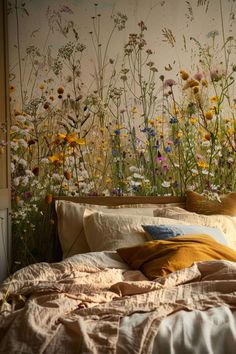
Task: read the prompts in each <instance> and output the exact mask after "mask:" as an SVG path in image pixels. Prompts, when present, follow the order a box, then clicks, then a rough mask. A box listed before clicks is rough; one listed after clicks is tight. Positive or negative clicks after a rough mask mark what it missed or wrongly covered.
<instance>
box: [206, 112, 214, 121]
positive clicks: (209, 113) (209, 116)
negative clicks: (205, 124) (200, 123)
mask: <svg viewBox="0 0 236 354" xmlns="http://www.w3.org/2000/svg"><path fill="white" fill-rule="evenodd" d="M205 118H206V119H207V120H212V118H213V113H212V112H211V111H208V112H205Z"/></svg>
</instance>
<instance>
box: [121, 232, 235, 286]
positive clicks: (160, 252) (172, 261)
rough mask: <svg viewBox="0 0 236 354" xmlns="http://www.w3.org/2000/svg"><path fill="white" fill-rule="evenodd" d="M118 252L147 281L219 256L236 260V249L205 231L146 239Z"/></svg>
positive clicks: (216, 258)
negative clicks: (162, 238)
mask: <svg viewBox="0 0 236 354" xmlns="http://www.w3.org/2000/svg"><path fill="white" fill-rule="evenodd" d="M117 252H118V254H119V255H120V257H121V258H122V259H123V260H124V261H125V262H126V263H128V265H129V266H130V267H131V268H132V269H139V270H141V271H142V272H143V273H144V274H145V276H146V277H147V278H148V279H150V280H153V279H155V278H157V277H160V276H166V275H168V274H170V273H172V272H176V271H177V270H180V269H183V268H187V267H190V266H191V265H192V264H193V263H194V262H199V261H208V260H219V259H224V260H228V261H233V262H236V251H234V250H232V249H231V248H230V247H227V246H224V245H222V244H220V243H218V242H216V241H215V240H214V239H213V238H211V237H210V236H208V235H204V234H192V235H186V236H177V237H173V238H169V239H168V240H158V241H156V240H155V241H149V242H145V243H143V244H141V245H136V246H133V247H125V248H119V249H118V250H117Z"/></svg>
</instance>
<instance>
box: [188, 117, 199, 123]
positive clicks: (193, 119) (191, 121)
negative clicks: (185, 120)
mask: <svg viewBox="0 0 236 354" xmlns="http://www.w3.org/2000/svg"><path fill="white" fill-rule="evenodd" d="M189 120H190V123H191V124H193V125H194V124H196V123H197V118H194V117H191V118H190V119H189Z"/></svg>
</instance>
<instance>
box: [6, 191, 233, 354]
mask: <svg viewBox="0 0 236 354" xmlns="http://www.w3.org/2000/svg"><path fill="white" fill-rule="evenodd" d="M226 205H228V203H226ZM55 210H56V217H57V227H58V237H59V242H60V246H61V251H62V258H63V259H62V260H61V261H58V262H54V263H46V262H44V263H43V262H42V263H37V264H32V265H30V266H27V267H26V268H23V269H21V270H19V271H17V272H16V273H14V274H13V275H11V276H10V277H9V278H7V279H6V280H5V281H4V282H3V283H2V284H1V285H0V304H1V312H0V353H4V354H5V353H9V354H13V353H17V354H20V353H22V354H23V353H24V354H31V353H32V354H35V353H37V354H41V353H44V354H53V353H57V354H60V353H63V354H64V353H68V354H76V353H86V354H87V353H94V354H98V353H102V354H110V353H112V354H113V353H117V354H124V353H127V354H132V353H134V354H136V353H145V354H146V353H153V354H154V353H155V354H159V353H161V354H168V353H181V354H183V353H201V354H204V353H214V354H215V353H219V354H222V353H235V348H236V258H235V259H234V257H236V251H235V250H236V220H235V218H234V217H233V216H232V215H230V216H229V215H228V212H227V215H225V214H224V213H223V212H221V211H220V209H217V211H219V213H218V214H217V215H215V214H212V215H205V214H198V213H196V212H194V211H189V210H186V198H176V197H81V198H69V197H67V198H66V197H59V198H57V199H56V200H55ZM233 214H234V212H233ZM179 230H180V231H179ZM186 230H187V231H186ZM174 232H175V233H176V234H175V235H174V236H173V233H174ZM178 232H180V234H181V235H180V234H179V233H178ZM169 233H171V234H169ZM210 233H212V234H211V235H210ZM160 234H162V235H164V236H163V238H162V239H158V238H156V235H157V236H158V237H159V235H160ZM199 240H200V241H201V242H200V241H199ZM192 242H195V243H194V244H193V245H194V247H193V246H192ZM182 244H183V246H180V245H182ZM157 245H158V247H157ZM176 245H177V247H179V249H178V252H176ZM199 245H200V246H199ZM206 245H207V247H208V248H207V252H208V253H207V257H206V258H204V257H205V255H206V253H204V252H205V251H204V247H205V246H206ZM203 246H204V247H203ZM161 247H162V248H161ZM173 247H174V251H173V252H174V253H173V254H174V256H175V254H176V253H178V255H179V257H180V259H179V260H178V262H177V263H175V262H173V261H172V259H171V261H169V258H168V259H167V258H165V257H167V250H168V252H169V250H171V249H173ZM191 247H192V248H191ZM198 247H201V249H200V251H199V252H198V253H196V255H192V254H194V252H195V251H196V252H197V250H198ZM160 249H161V250H162V253H161V254H160ZM209 249H211V252H214V254H213V256H212V253H209V252H210V251H209ZM150 252H151V254H150ZM156 252H157V253H156ZM158 252H159V253H158ZM163 254H164V256H163ZM209 254H210V256H209ZM202 255H204V256H203V259H204V260H201V259H202V258H201V257H202ZM163 257H164V261H165V262H166V259H167V261H168V262H169V264H167V265H166V263H165V264H164V263H161V264H160V259H162V258H163ZM191 257H192V258H191ZM194 257H196V260H197V261H195V258H194ZM199 257H200V258H199ZM212 258H213V259H212ZM193 260H194V261H193ZM153 262H154V263H153ZM158 262H159V263H158ZM168 262H167V263H168ZM186 262H187V263H186ZM170 263H171V265H170ZM163 264H164V265H163ZM180 264H181V266H180ZM184 264H185V265H184ZM186 264H187V266H186ZM171 267H173V268H171Z"/></svg>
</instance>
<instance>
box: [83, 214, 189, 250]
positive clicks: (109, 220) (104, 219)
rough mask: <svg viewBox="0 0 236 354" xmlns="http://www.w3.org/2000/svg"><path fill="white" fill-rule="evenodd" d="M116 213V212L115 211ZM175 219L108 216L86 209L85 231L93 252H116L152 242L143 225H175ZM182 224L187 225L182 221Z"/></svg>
mask: <svg viewBox="0 0 236 354" xmlns="http://www.w3.org/2000/svg"><path fill="white" fill-rule="evenodd" d="M113 213H114V211H113ZM175 223H176V221H175V220H173V219H166V218H155V217H153V216H139V215H118V214H117V213H116V214H106V213H104V212H102V211H96V210H93V209H86V210H85V212H84V230H85V236H86V239H87V241H88V244H89V247H90V249H91V251H93V252H98V251H105V250H106V251H115V250H116V249H118V248H121V247H129V246H134V245H137V244H140V243H144V242H146V241H149V240H151V238H149V237H148V234H147V233H146V232H145V231H144V230H143V228H142V224H148V225H160V224H165V225H167V224H175ZM180 223H181V224H185V225H186V224H187V223H186V222H184V221H182V222H180Z"/></svg>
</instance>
